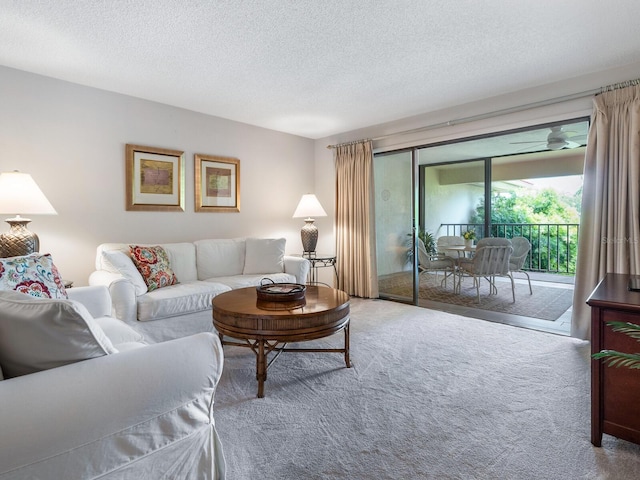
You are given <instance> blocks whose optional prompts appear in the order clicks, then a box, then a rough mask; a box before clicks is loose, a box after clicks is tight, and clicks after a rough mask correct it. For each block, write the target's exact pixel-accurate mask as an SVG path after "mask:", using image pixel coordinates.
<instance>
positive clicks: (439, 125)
mask: <svg viewBox="0 0 640 480" xmlns="http://www.w3.org/2000/svg"><path fill="white" fill-rule="evenodd" d="M631 85H640V79H635V80H627V81H625V82H620V83H614V84H612V85H607V86H606V87H600V88H594V89H592V90H587V91H584V92H580V93H574V94H571V95H564V96H562V97H555V98H550V99H548V100H541V101H539V102H533V103H527V104H524V105H519V106H517V107H510V108H505V109H502V110H496V111H494V112H489V113H482V114H479V115H473V116H470V117H463V118H458V119H455V120H449V121H446V122H441V123H434V124H431V125H426V126H424V127H418V128H413V129H411V130H404V131H400V132H395V133H388V134H386V135H381V136H379V137H374V138H371V139H364V140H354V141H351V142H345V143H337V144H335V145H327V148H337V147H342V146H346V145H353V144H354V143H358V142H362V141H367V140H371V141H376V140H384V139H385V138H390V137H395V136H398V135H409V134H411V133H419V132H426V131H429V130H436V129H438V128H444V127H451V126H453V125H462V124H465V123H470V122H476V121H478V120H486V119H487V118H493V117H498V116H500V115H507V114H510V113H518V112H523V111H525V110H531V109H533V108H538V107H546V106H547V105H554V104H556V103H562V102H568V101H571V100H577V99H579V98H585V97H591V96H594V95H600V94H602V93H605V92H610V91H613V90H617V89H619V88H625V87H629V86H631Z"/></svg>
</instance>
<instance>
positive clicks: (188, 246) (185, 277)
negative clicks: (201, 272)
mask: <svg viewBox="0 0 640 480" xmlns="http://www.w3.org/2000/svg"><path fill="white" fill-rule="evenodd" d="M160 246H161V247H162V248H164V250H165V252H167V256H168V257H169V263H170V264H171V269H172V270H173V272H174V273H175V274H176V277H178V280H179V281H180V282H183V283H186V282H193V281H194V280H198V272H197V271H196V247H195V245H194V244H193V243H189V242H181V243H161V244H160Z"/></svg>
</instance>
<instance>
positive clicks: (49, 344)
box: [0, 291, 117, 378]
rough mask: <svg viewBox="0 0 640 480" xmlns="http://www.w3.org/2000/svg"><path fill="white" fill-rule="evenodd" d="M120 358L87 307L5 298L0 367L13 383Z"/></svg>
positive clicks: (1, 298) (0, 312)
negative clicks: (72, 365) (104, 358)
mask: <svg viewBox="0 0 640 480" xmlns="http://www.w3.org/2000/svg"><path fill="white" fill-rule="evenodd" d="M116 352H117V350H116V349H115V348H114V347H113V344H112V343H111V341H110V340H109V339H108V338H107V336H106V335H105V334H104V332H103V331H102V329H101V328H100V326H99V325H98V324H97V323H96V322H95V320H94V319H93V318H92V317H91V315H90V314H89V312H88V311H87V309H86V308H84V306H83V305H82V304H80V303H78V302H75V301H73V300H59V299H44V298H34V297H31V296H29V295H25V294H22V293H18V292H13V291H3V292H0V365H2V369H3V371H4V375H5V376H6V377H7V378H11V377H17V376H20V375H26V374H29V373H33V372H38V371H40V370H47V369H49V368H54V367H59V366H62V365H66V364H68V363H74V362H78V361H80V360H87V359H90V358H95V357H101V356H103V355H107V354H111V353H116Z"/></svg>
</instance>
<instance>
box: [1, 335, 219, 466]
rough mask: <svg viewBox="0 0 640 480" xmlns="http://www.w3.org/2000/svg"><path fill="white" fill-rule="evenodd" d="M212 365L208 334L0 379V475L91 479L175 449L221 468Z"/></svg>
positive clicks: (215, 349) (214, 340)
mask: <svg viewBox="0 0 640 480" xmlns="http://www.w3.org/2000/svg"><path fill="white" fill-rule="evenodd" d="M222 366H223V353H222V346H221V345H220V341H219V339H218V337H217V336H216V335H214V334H212V333H199V334H196V335H192V336H189V337H184V338H180V339H177V340H171V341H168V342H163V343H158V344H153V345H148V346H145V347H141V348H138V349H135V350H130V351H126V352H120V353H115V354H112V355H106V356H103V357H99V358H94V359H91V360H85V361H81V362H77V363H74V364H70V365H65V366H63V367H58V368H53V369H50V370H45V371H42V372H38V373H33V374H30V375H24V376H22V377H16V378H12V379H9V380H4V381H1V382H0V405H2V408H1V409H0V425H2V435H0V477H2V478H5V477H4V476H3V474H5V473H7V478H97V477H101V475H102V474H105V473H106V472H112V473H113V472H116V471H120V472H121V474H122V472H128V471H129V470H128V469H130V468H133V467H132V465H134V464H135V463H136V462H145V461H147V460H146V459H148V458H149V457H150V456H151V458H152V459H155V460H154V461H155V462H163V461H164V462H165V463H166V462H178V459H176V458H175V457H179V456H180V455H182V456H183V458H182V459H181V461H184V462H185V464H186V463H190V462H188V461H187V460H186V459H187V458H192V459H193V461H192V462H191V467H193V465H197V464H198V463H201V462H202V461H205V460H203V458H204V459H206V460H208V461H211V462H212V463H214V465H218V466H219V467H220V468H221V469H222V471H223V470H224V460H223V457H222V450H221V447H220V444H219V442H218V440H217V434H216V432H215V428H214V427H215V424H214V420H213V415H212V406H213V399H214V394H215V389H216V385H217V383H218V381H219V380H220V375H221V374H222ZM196 441H197V442H199V444H198V445H196V444H195V442H196ZM200 443H201V444H200ZM198 450H200V451H198ZM155 451H158V452H163V453H162V454H161V455H160V454H159V455H156V456H153V455H152V454H153V452H155ZM167 452H173V457H172V455H170V454H169V453H167ZM207 455H208V456H210V457H211V458H208V457H207ZM167 456H169V458H166V457H167ZM172 465H173V466H174V467H175V464H172ZM165 466H166V465H165ZM9 472H10V473H9ZM218 473H220V472H218ZM125 477H126V475H125ZM110 478H111V477H110ZM118 478H120V477H118ZM180 478H187V476H184V477H182V476H180ZM189 478H190V477H189ZM213 478H218V476H214V477H213Z"/></svg>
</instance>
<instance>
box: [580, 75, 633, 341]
mask: <svg viewBox="0 0 640 480" xmlns="http://www.w3.org/2000/svg"><path fill="white" fill-rule="evenodd" d="M639 205H640V87H639V86H630V87H626V88H621V89H618V90H614V91H611V92H606V93H602V94H601V95H598V96H596V97H595V98H594V111H593V114H592V117H591V127H590V129H589V137H588V139H587V150H586V154H585V167H584V183H583V193H582V214H581V219H580V236H579V239H578V249H579V250H578V263H577V266H576V284H575V290H574V296H573V315H572V321H571V335H572V336H574V337H577V338H582V339H589V338H590V336H591V321H590V319H591V317H590V308H589V306H588V305H586V303H585V302H586V301H587V299H588V298H589V295H590V294H591V292H592V291H593V289H594V288H595V287H596V285H597V284H598V282H599V281H600V280H601V279H602V277H603V276H604V275H605V274H606V273H609V272H611V273H631V274H639V273H640V258H639V254H640V226H639V222H640V206H639Z"/></svg>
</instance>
